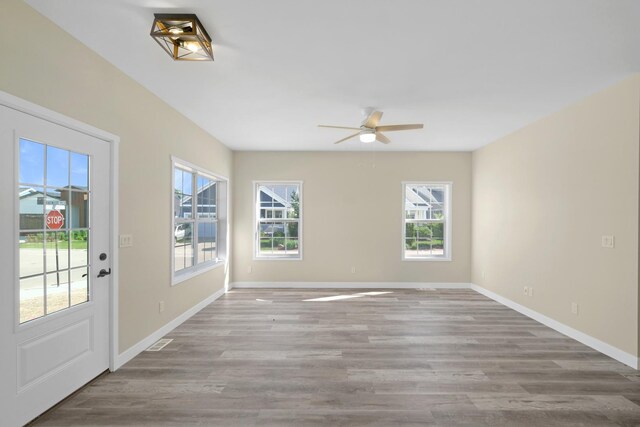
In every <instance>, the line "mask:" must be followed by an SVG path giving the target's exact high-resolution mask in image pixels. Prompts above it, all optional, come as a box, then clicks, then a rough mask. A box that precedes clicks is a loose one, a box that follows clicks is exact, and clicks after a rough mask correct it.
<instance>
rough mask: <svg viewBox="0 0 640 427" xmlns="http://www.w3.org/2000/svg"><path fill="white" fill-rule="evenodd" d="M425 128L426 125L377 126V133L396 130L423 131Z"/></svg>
mask: <svg viewBox="0 0 640 427" xmlns="http://www.w3.org/2000/svg"><path fill="white" fill-rule="evenodd" d="M423 127H424V125H423V124H422V123H419V124H413V125H385V126H377V127H376V131H384V132H393V131H396V130H412V129H422V128H423Z"/></svg>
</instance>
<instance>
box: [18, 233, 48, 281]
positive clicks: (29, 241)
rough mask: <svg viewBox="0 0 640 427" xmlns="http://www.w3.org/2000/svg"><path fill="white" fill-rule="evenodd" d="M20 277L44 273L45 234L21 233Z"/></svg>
mask: <svg viewBox="0 0 640 427" xmlns="http://www.w3.org/2000/svg"><path fill="white" fill-rule="evenodd" d="M19 248H20V253H19V258H20V277H31V276H35V275H38V274H44V235H43V233H42V232H40V233H20V241H19Z"/></svg>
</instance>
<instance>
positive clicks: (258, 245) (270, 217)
mask: <svg viewBox="0 0 640 427" xmlns="http://www.w3.org/2000/svg"><path fill="white" fill-rule="evenodd" d="M255 203H256V214H255V217H256V232H255V235H256V238H255V258H256V259H297V260H299V259H302V183H301V182H297V181H296V182H269V183H267V182H257V183H255Z"/></svg>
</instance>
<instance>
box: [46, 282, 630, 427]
mask: <svg viewBox="0 0 640 427" xmlns="http://www.w3.org/2000/svg"><path fill="white" fill-rule="evenodd" d="M334 296H339V297H340V298H344V299H331V298H329V300H320V301H313V300H314V299H318V298H325V297H334ZM310 300H311V301H310ZM167 338H173V342H172V343H171V344H169V345H168V346H167V347H166V348H165V349H164V350H162V351H160V352H156V353H152V352H144V353H142V354H141V355H139V356H138V357H136V358H135V359H134V360H132V361H131V362H129V363H128V364H127V365H125V366H124V367H122V368H121V369H120V370H118V371H117V372H115V373H111V374H107V375H105V376H103V377H101V378H100V379H98V380H96V381H95V382H93V383H92V384H91V385H89V386H87V387H86V388H84V389H83V390H82V391H80V392H79V393H77V394H75V395H74V396H72V397H71V398H69V399H67V400H66V401H64V402H63V403H62V404H60V405H59V406H58V407H56V408H55V409H54V410H52V411H50V412H49V413H47V414H45V415H44V416H43V417H41V418H40V419H38V420H37V421H36V422H35V423H34V424H35V425H42V426H80V425H81V426H92V425H114V426H116V425H117V426H123V425H126V426H166V425H171V426H190V425H204V426H224V427H228V426H296V427H300V426H432V425H433V426H474V427H477V426H545V427H549V426H599V427H604V426H638V425H640V373H639V372H638V371H635V370H633V369H631V368H629V367H626V366H624V365H623V364H621V363H619V362H616V361H614V360H612V359H610V358H608V357H606V356H603V355H602V354H600V353H597V352H596V351H594V350H591V349H590V348H588V347H586V346H584V345H582V344H580V343H578V342H576V341H574V340H572V339H570V338H567V337H565V336H564V335H561V334H559V333H557V332H555V331H553V330H551V329H549V328H547V327H545V326H543V325H541V324H539V323H537V322H535V321H533V320H531V319H529V318H527V317H525V316H523V315H521V314H519V313H517V312H515V311H513V310H511V309H508V308H506V307H504V306H502V305H500V304H498V303H496V302H494V301H491V300H489V299H487V298H486V297H484V296H482V295H479V294H477V293H475V292H474V291H471V290H398V289H388V290H380V289H376V290H371V291H366V290H361V291H359V290H356V291H353V290H344V289H343V290H338V289H334V290H330V289H323V290H291V289H274V290H271V289H270V290H256V289H234V290H232V291H231V292H230V293H228V294H227V295H225V296H223V297H221V298H220V299H219V300H217V301H216V302H214V303H213V304H211V305H210V306H208V307H206V308H205V309H204V310H202V311H201V312H200V313H198V314H197V315H195V316H194V317H192V318H191V319H190V320H189V321H187V322H186V323H184V324H183V325H182V326H180V327H179V328H177V329H176V330H174V331H173V332H171V333H170V334H169V335H167Z"/></svg>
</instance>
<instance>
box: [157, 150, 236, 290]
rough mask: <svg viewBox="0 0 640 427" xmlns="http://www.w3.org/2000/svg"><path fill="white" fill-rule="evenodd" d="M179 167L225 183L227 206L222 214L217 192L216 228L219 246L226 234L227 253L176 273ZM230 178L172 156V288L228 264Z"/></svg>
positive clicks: (195, 250)
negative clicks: (176, 184)
mask: <svg viewBox="0 0 640 427" xmlns="http://www.w3.org/2000/svg"><path fill="white" fill-rule="evenodd" d="M176 167H178V168H180V169H183V170H186V171H189V172H191V173H197V174H199V175H202V176H205V177H207V178H209V179H213V180H215V181H223V182H224V183H225V185H226V187H227V188H226V189H225V192H226V197H225V206H224V212H221V210H220V209H219V207H220V194H219V191H216V199H217V200H216V216H217V219H218V220H217V224H218V226H216V245H217V246H219V242H220V236H221V235H222V233H224V236H225V239H226V242H225V249H226V251H225V252H226V253H224V254H222V255H223V256H221V254H220V252H219V251H218V258H217V259H215V260H211V261H207V262H205V263H202V264H195V265H194V266H192V267H189V268H186V269H184V270H181V272H176V271H175V252H174V250H175V249H174V244H173V242H174V239H175V235H174V233H175V225H176V222H175V208H176V206H175V196H174V191H175V179H176V178H175V168H176ZM229 188H230V186H229V178H227V177H226V176H224V175H220V174H216V173H213V172H211V171H208V170H207V169H204V168H201V167H200V166H196V165H194V164H193V163H191V162H187V161H186V160H182V159H180V158H178V157H175V156H171V191H170V193H169V195H170V197H171V212H170V214H171V221H170V223H171V227H170V229H169V233H170V235H169V236H170V240H169V241H170V242H171V244H170V248H169V250H170V257H171V263H170V264H171V266H170V268H171V271H170V274H171V286H175V285H177V284H179V283H182V282H184V281H187V280H189V279H192V278H194V277H196V276H199V275H201V274H203V273H206V272H207V271H210V270H213V269H216V268H219V267H221V266H223V265H225V264H226V260H227V258H228V254H229V237H228V236H229V233H228V229H229V220H228V212H229V200H230V198H229V193H230V192H229ZM192 204H193V206H196V204H195V203H192ZM191 209H192V214H193V209H194V207H192V208H191ZM221 223H224V224H225V227H224V230H222V232H221V227H220V224H221ZM197 256H198V254H197V249H196V248H195V247H194V258H196V257H197Z"/></svg>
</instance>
